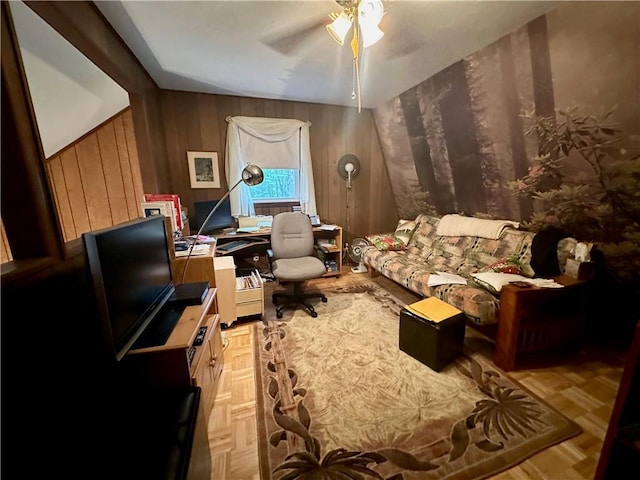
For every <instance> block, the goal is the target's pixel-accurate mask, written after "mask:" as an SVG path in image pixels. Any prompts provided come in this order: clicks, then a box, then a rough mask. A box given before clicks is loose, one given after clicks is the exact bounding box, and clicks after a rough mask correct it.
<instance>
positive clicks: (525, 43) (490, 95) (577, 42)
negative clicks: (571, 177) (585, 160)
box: [374, 2, 640, 221]
mask: <svg viewBox="0 0 640 480" xmlns="http://www.w3.org/2000/svg"><path fill="white" fill-rule="evenodd" d="M639 18H640V3H638V2H567V3H561V4H560V6H559V7H558V8H557V9H555V10H553V11H552V12H550V13H548V14H546V15H544V16H541V17H539V18H537V19H535V20H533V21H531V22H529V23H528V24H527V25H524V26H522V27H521V28H520V29H518V30H516V31H514V32H512V33H511V34H509V35H507V36H505V37H503V38H501V39H499V40H498V41H497V42H495V43H493V44H491V45H488V46H486V47H485V48H483V49H481V50H479V51H477V52H474V53H472V54H471V55H469V56H467V57H466V58H464V59H462V60H460V61H459V62H457V63H455V64H453V65H451V66H449V67H448V68H446V69H444V70H443V71H441V72H439V73H438V74H436V75H434V76H433V77H431V78H428V79H426V80H424V81H423V82H422V83H420V84H419V85H416V86H415V87H413V88H411V89H409V90H407V91H406V92H404V93H402V94H401V95H399V96H398V97H396V98H393V99H391V100H389V101H388V102H387V103H386V104H385V105H382V106H380V107H379V108H377V109H376V110H375V111H374V116H375V121H376V127H377V129H378V134H379V138H380V139H381V144H382V148H383V152H384V156H385V162H386V165H387V169H388V171H389V176H390V179H391V184H392V186H393V190H394V197H395V200H396V204H397V207H398V213H399V215H400V217H401V218H414V217H415V216H416V215H417V214H418V213H421V212H425V211H435V212H436V213H438V214H445V213H454V212H456V213H464V214H467V215H483V216H487V217H491V218H506V219H512V220H519V221H522V220H527V219H529V218H531V216H532V214H533V213H534V211H535V210H536V209H540V208H541V207H540V205H537V203H536V202H535V201H534V200H533V199H531V198H518V197H517V196H516V195H515V194H514V192H513V191H512V190H511V189H509V188H508V186H507V183H508V182H510V181H513V180H515V179H517V178H521V177H523V176H525V175H526V174H527V173H528V169H529V167H530V166H532V165H533V163H534V159H535V157H536V156H537V155H538V153H539V145H538V141H537V139H536V138H535V136H531V135H526V134H525V133H526V131H527V130H528V129H529V128H530V127H531V124H530V123H528V122H527V120H526V119H525V118H523V115H522V114H523V112H525V111H527V110H528V111H533V112H535V114H536V115H539V116H548V115H551V116H553V115H555V110H556V109H563V108H568V107H570V106H572V105H576V104H579V105H582V106H584V107H586V108H587V109H591V110H592V111H593V112H594V114H595V113H598V112H600V113H604V112H606V111H607V110H609V109H610V108H612V107H615V111H614V117H615V119H616V120H617V121H618V122H619V123H620V127H621V129H622V131H623V132H624V133H625V136H629V135H632V134H636V135H637V134H639V133H640V22H639V21H638V19H639ZM569 167H571V166H569ZM579 172H580V166H579V165H576V166H575V171H574V172H573V173H574V174H575V175H578V174H579Z"/></svg>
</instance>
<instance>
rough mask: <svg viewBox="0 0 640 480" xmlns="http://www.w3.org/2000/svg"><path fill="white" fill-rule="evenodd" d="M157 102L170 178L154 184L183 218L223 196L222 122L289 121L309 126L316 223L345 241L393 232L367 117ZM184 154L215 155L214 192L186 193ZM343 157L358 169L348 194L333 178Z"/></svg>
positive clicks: (236, 102) (209, 99)
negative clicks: (176, 202)
mask: <svg viewBox="0 0 640 480" xmlns="http://www.w3.org/2000/svg"><path fill="white" fill-rule="evenodd" d="M160 102H161V110H162V118H163V121H164V127H165V131H166V136H165V140H166V149H167V154H168V162H169V170H170V178H162V179H159V180H158V184H161V185H169V186H170V190H171V192H172V193H178V194H179V195H180V199H181V201H182V204H183V205H185V206H186V207H187V209H188V210H189V211H193V203H194V202H197V201H202V200H211V199H216V198H220V197H221V196H222V195H224V193H225V192H226V191H227V188H228V187H227V182H226V178H225V148H226V136H227V125H228V124H227V121H226V118H227V117H228V116H237V115H242V116H258V117H263V116H265V117H270V118H295V119H297V120H302V121H309V122H310V123H311V128H310V132H309V134H310V147H311V159H312V164H313V175H314V183H315V188H316V204H317V208H318V214H319V215H320V218H321V219H322V220H323V221H325V222H327V223H337V224H340V225H342V226H343V228H344V235H345V241H350V240H351V239H352V238H353V237H356V236H363V235H366V234H368V233H372V232H380V231H389V230H393V229H395V226H396V223H397V220H398V213H397V209H396V206H395V202H394V199H393V195H392V193H391V185H390V183H389V178H388V175H387V170H386V167H385V164H384V162H383V158H382V151H381V148H380V142H379V141H378V135H377V131H376V129H375V126H374V122H373V116H372V114H371V111H369V110H363V111H362V113H358V112H357V110H356V109H355V108H346V107H337V106H330V105H321V104H312V103H301V102H286V101H279V100H268V99H258V98H248V97H235V96H226V95H208V94H195V93H189V92H178V91H169V90H162V91H161V93H160ZM187 151H215V152H218V162H219V168H220V175H221V176H222V178H223V181H222V185H221V188H219V189H191V188H190V183H189V173H188V167H187V157H186V152H187ZM347 153H352V154H354V155H356V156H357V157H358V158H359V159H360V163H361V170H360V172H359V175H358V176H357V177H356V178H355V179H354V180H353V181H352V188H351V189H348V188H347V185H346V181H345V180H344V179H343V178H342V177H341V176H340V175H339V174H338V171H337V165H338V160H339V159H340V157H342V156H343V155H345V154H347ZM153 193H156V192H153ZM157 193H161V192H157ZM162 193H167V192H162ZM283 208H284V210H289V209H290V206H289V205H286V206H285V207H282V208H281V207H276V206H274V207H271V208H266V207H262V206H261V207H260V208H258V210H257V212H258V213H261V214H275V213H278V212H279V211H282V209H283Z"/></svg>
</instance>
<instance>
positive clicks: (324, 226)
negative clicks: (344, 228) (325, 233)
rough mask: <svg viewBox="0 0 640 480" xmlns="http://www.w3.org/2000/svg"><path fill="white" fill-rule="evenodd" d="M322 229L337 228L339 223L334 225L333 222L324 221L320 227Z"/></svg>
mask: <svg viewBox="0 0 640 480" xmlns="http://www.w3.org/2000/svg"><path fill="white" fill-rule="evenodd" d="M318 228H319V229H320V230H336V229H337V228H338V225H333V224H332V223H323V224H322V225H320V226H319V227H318Z"/></svg>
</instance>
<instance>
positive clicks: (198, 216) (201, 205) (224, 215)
mask: <svg viewBox="0 0 640 480" xmlns="http://www.w3.org/2000/svg"><path fill="white" fill-rule="evenodd" d="M217 203H218V200H207V201H204V202H195V203H194V210H195V225H194V230H195V231H196V232H198V231H200V227H202V224H203V223H204V221H205V219H206V218H207V215H209V212H211V210H212V209H213V207H215V206H216V204H217ZM234 225H235V218H233V216H232V215H231V202H230V200H229V197H227V198H225V199H224V200H223V201H222V203H221V204H220V206H219V207H218V209H217V210H216V211H215V212H214V214H213V215H212V216H211V218H210V219H209V221H208V222H207V224H206V225H205V227H204V228H203V229H202V233H203V234H205V235H206V234H211V233H220V232H222V230H224V229H225V228H230V227H233V226H234Z"/></svg>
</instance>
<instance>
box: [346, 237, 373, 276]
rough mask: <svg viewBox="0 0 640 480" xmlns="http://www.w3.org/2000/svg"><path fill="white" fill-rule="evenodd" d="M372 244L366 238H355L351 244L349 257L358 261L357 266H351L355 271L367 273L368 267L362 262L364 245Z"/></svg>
mask: <svg viewBox="0 0 640 480" xmlns="http://www.w3.org/2000/svg"><path fill="white" fill-rule="evenodd" d="M367 245H370V244H369V242H368V240H367V239H366V238H354V239H353V240H352V241H351V245H349V257H350V258H351V260H353V261H354V262H357V263H358V266H357V267H351V271H352V272H353V273H365V272H366V271H367V267H366V266H365V265H364V264H363V263H362V247H365V246H367Z"/></svg>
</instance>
